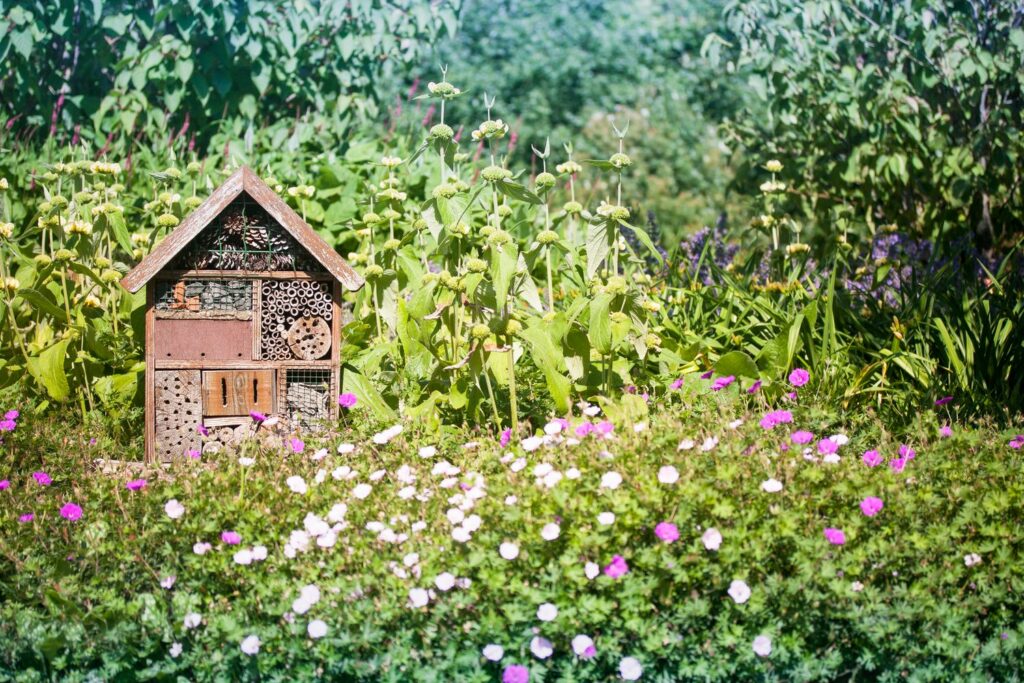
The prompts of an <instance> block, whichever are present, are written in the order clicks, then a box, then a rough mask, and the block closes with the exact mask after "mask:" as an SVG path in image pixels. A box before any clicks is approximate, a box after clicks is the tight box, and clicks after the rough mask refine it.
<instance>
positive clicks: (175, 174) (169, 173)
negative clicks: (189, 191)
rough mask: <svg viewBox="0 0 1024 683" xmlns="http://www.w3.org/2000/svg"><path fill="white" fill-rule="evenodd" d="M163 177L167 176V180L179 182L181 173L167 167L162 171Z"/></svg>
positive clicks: (171, 167)
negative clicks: (171, 179)
mask: <svg viewBox="0 0 1024 683" xmlns="http://www.w3.org/2000/svg"><path fill="white" fill-rule="evenodd" d="M164 175H165V176H167V177H168V178H173V179H175V180H179V179H180V178H181V171H179V170H178V169H176V168H175V167H173V166H168V167H167V168H165V169H164Z"/></svg>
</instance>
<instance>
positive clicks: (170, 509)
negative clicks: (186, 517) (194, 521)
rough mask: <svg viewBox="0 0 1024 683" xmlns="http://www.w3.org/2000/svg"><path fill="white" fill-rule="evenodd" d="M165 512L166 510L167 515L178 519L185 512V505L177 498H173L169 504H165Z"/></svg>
mask: <svg viewBox="0 0 1024 683" xmlns="http://www.w3.org/2000/svg"><path fill="white" fill-rule="evenodd" d="M164 512H166V513H167V516H168V517H170V518H171V519H178V518H180V517H181V516H182V515H183V514H185V506H184V505H182V504H181V503H179V502H178V500H177V499H176V498H171V499H170V500H169V501H167V504H166V505H164Z"/></svg>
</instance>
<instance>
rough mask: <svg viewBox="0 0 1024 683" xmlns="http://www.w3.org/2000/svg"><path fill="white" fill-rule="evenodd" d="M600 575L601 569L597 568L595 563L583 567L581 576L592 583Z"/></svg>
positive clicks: (588, 563)
mask: <svg viewBox="0 0 1024 683" xmlns="http://www.w3.org/2000/svg"><path fill="white" fill-rule="evenodd" d="M600 573H601V568H600V567H598V566H597V563H596V562H587V563H586V564H585V565H583V575H584V576H586V577H587V578H588V579H590V580H591V581H593V580H594V579H595V578H597V575H598V574H600Z"/></svg>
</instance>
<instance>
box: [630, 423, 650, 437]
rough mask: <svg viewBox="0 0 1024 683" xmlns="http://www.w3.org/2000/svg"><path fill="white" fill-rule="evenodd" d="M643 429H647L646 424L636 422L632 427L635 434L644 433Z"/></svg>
mask: <svg viewBox="0 0 1024 683" xmlns="http://www.w3.org/2000/svg"><path fill="white" fill-rule="evenodd" d="M645 429H647V423H646V422H637V423H636V424H635V425H633V431H634V432H636V433H637V434H639V433H640V432H642V431H644V430H645Z"/></svg>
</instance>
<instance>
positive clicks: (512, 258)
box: [491, 242, 519, 309]
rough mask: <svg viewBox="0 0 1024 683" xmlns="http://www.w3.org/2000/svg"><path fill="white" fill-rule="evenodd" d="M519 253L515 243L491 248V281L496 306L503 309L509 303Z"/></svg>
mask: <svg viewBox="0 0 1024 683" xmlns="http://www.w3.org/2000/svg"><path fill="white" fill-rule="evenodd" d="M518 262H519V251H518V250H517V249H516V245H515V244H514V243H511V242H510V243H508V244H503V245H501V246H500V247H499V246H497V245H495V246H493V247H491V281H492V282H493V283H494V295H495V296H494V298H495V305H496V306H497V307H498V308H499V309H503V308H504V307H505V306H506V305H507V303H508V290H509V288H510V287H511V286H512V278H514V277H515V274H516V264H517V263H518Z"/></svg>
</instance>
